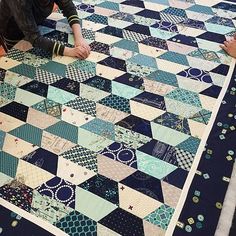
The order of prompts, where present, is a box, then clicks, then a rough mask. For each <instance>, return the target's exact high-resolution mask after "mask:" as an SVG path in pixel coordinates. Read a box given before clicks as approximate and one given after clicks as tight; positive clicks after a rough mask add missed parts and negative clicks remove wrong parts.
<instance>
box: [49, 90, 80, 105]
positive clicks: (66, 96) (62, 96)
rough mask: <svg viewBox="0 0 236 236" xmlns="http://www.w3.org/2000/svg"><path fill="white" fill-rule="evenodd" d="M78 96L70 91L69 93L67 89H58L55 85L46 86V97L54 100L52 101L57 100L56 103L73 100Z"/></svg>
mask: <svg viewBox="0 0 236 236" xmlns="http://www.w3.org/2000/svg"><path fill="white" fill-rule="evenodd" d="M77 97H78V96H76V95H74V94H72V93H69V92H67V91H64V90H62V89H59V88H56V87H53V86H49V87H48V96H47V98H48V99H50V100H52V101H54V102H57V103H60V104H65V103H67V102H69V101H71V100H74V99H76V98H77Z"/></svg>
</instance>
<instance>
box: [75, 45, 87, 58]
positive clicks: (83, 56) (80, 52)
mask: <svg viewBox="0 0 236 236" xmlns="http://www.w3.org/2000/svg"><path fill="white" fill-rule="evenodd" d="M77 51H78V53H79V54H80V55H81V57H82V58H83V59H85V58H86V57H87V52H86V49H84V48H83V47H77Z"/></svg>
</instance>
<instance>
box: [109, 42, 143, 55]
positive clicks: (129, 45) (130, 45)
mask: <svg viewBox="0 0 236 236" xmlns="http://www.w3.org/2000/svg"><path fill="white" fill-rule="evenodd" d="M112 46H113V47H117V48H122V49H126V50H129V51H132V52H139V47H138V43H137V42H134V41H130V40H127V39H122V40H120V41H118V42H116V43H114V44H112Z"/></svg>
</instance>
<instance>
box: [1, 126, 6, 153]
mask: <svg viewBox="0 0 236 236" xmlns="http://www.w3.org/2000/svg"><path fill="white" fill-rule="evenodd" d="M5 136H6V133H5V132H3V131H2V130H0V150H2V147H3V144H4V140H5Z"/></svg>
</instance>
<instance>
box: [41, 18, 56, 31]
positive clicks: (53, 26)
mask: <svg viewBox="0 0 236 236" xmlns="http://www.w3.org/2000/svg"><path fill="white" fill-rule="evenodd" d="M41 25H42V26H46V27H48V28H51V29H56V26H57V21H55V20H50V19H46V20H44V21H43V22H42V24H41Z"/></svg>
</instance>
